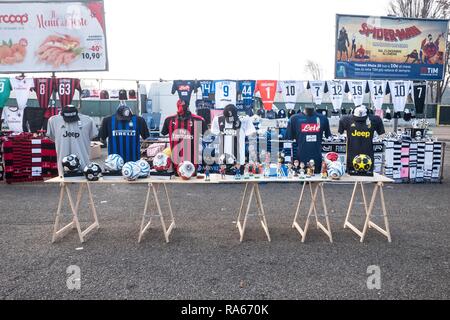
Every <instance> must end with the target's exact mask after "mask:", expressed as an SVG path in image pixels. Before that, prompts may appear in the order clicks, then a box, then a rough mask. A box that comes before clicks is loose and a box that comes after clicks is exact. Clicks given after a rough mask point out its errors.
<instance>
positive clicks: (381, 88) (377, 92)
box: [366, 80, 387, 110]
mask: <svg viewBox="0 0 450 320" xmlns="http://www.w3.org/2000/svg"><path fill="white" fill-rule="evenodd" d="M386 85H387V82H386V81H384V80H370V81H369V82H368V86H369V90H366V91H369V92H370V95H371V96H372V103H373V105H374V106H375V110H381V109H382V107H383V102H384V96H385V95H386Z"/></svg>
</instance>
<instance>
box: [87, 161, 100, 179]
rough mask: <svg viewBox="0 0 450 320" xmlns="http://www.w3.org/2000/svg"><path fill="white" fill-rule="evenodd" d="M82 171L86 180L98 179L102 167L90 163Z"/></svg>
mask: <svg viewBox="0 0 450 320" xmlns="http://www.w3.org/2000/svg"><path fill="white" fill-rule="evenodd" d="M83 173H84V176H85V177H86V179H87V180H88V181H98V180H99V179H100V178H101V177H102V168H101V167H100V165H99V164H97V163H91V164H89V165H87V166H86V168H84V171H83Z"/></svg>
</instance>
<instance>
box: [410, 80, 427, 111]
mask: <svg viewBox="0 0 450 320" xmlns="http://www.w3.org/2000/svg"><path fill="white" fill-rule="evenodd" d="M413 91H414V105H415V107H416V114H417V113H420V114H422V113H424V110H425V99H426V97H427V86H426V85H425V84H415V85H414V90H413Z"/></svg>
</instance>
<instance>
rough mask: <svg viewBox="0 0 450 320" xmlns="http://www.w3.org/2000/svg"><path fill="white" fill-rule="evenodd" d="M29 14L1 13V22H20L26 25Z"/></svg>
mask: <svg viewBox="0 0 450 320" xmlns="http://www.w3.org/2000/svg"><path fill="white" fill-rule="evenodd" d="M28 21H29V20H28V14H22V15H20V14H17V15H14V14H10V15H8V14H0V23H10V24H13V23H20V24H21V25H24V24H26V23H27V22H28Z"/></svg>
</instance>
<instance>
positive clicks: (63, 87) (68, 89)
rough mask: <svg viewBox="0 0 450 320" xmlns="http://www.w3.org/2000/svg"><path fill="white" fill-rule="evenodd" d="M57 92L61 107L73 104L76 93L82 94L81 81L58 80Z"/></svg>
mask: <svg viewBox="0 0 450 320" xmlns="http://www.w3.org/2000/svg"><path fill="white" fill-rule="evenodd" d="M56 90H57V91H58V95H59V101H60V103H61V107H62V108H63V107H65V106H68V105H70V104H71V103H72V101H73V97H74V95H75V91H76V90H78V91H79V92H80V93H81V85H80V79H68V78H66V79H57V80H56Z"/></svg>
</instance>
